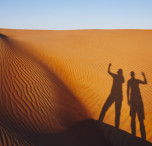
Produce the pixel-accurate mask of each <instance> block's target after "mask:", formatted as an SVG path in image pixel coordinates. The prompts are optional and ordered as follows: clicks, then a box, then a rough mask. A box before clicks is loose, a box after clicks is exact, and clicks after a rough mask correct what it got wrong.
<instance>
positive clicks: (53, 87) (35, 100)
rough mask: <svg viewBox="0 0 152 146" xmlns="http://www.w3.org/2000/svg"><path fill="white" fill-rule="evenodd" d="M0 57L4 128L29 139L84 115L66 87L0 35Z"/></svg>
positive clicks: (82, 117) (0, 85)
mask: <svg viewBox="0 0 152 146" xmlns="http://www.w3.org/2000/svg"><path fill="white" fill-rule="evenodd" d="M0 59H1V60H0V67H1V70H0V77H1V82H0V98H1V99H0V115H1V118H0V123H1V124H2V125H5V127H6V131H7V129H8V130H11V131H13V132H14V133H15V134H16V135H20V136H21V137H23V138H25V139H26V140H28V141H30V136H34V134H43V133H54V132H59V131H62V130H64V129H66V128H68V127H69V126H70V125H72V124H74V123H75V122H77V121H80V120H83V119H86V118H87V116H88V114H87V112H86V111H85V109H84V108H83V106H82V105H81V104H80V103H79V102H78V101H77V99H76V98H75V97H74V95H73V94H72V93H71V92H70V91H69V90H68V89H67V87H66V86H65V85H64V84H63V83H62V82H61V81H60V80H59V79H58V78H57V77H56V76H55V75H54V74H53V73H52V72H51V71H50V70H49V69H48V68H46V67H45V66H43V64H41V62H39V61H38V60H37V59H35V58H32V57H31V56H30V55H29V54H26V53H25V52H22V51H20V50H18V48H17V47H15V46H14V44H13V43H12V42H11V40H9V39H0ZM28 136H29V137H28ZM7 140H8V139H7ZM7 142H8V143H9V141H7Z"/></svg>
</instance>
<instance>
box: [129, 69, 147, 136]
mask: <svg viewBox="0 0 152 146" xmlns="http://www.w3.org/2000/svg"><path fill="white" fill-rule="evenodd" d="M130 75H131V79H130V80H128V83H127V99H128V105H130V116H131V131H132V134H133V135H136V122H135V119H136V113H137V115H138V119H139V123H140V132H141V136H142V138H144V139H146V133H145V126H144V119H145V115H144V105H143V101H142V96H141V93H140V88H139V84H147V80H146V77H145V74H144V73H142V75H143V77H144V81H141V80H139V79H136V78H135V73H134V72H133V71H131V73H130ZM130 91H131V92H130Z"/></svg>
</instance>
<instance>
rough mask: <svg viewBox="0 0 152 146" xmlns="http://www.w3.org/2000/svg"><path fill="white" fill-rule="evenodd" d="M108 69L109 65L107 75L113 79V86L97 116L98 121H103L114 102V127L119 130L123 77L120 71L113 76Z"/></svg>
mask: <svg viewBox="0 0 152 146" xmlns="http://www.w3.org/2000/svg"><path fill="white" fill-rule="evenodd" d="M110 67H111V64H109V67H108V73H109V74H110V75H111V76H112V77H113V85H112V89H111V93H110V95H109V97H108V99H107V100H106V102H105V104H104V105H103V108H102V111H101V113H100V116H99V120H100V121H103V119H104V116H105V113H106V112H107V110H108V109H109V107H110V106H111V105H112V103H114V102H115V127H116V128H119V122H120V111H121V105H122V83H124V77H123V71H122V69H119V70H118V71H117V74H114V73H112V72H111V71H110Z"/></svg>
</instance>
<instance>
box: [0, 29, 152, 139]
mask: <svg viewBox="0 0 152 146" xmlns="http://www.w3.org/2000/svg"><path fill="white" fill-rule="evenodd" d="M0 33H2V34H5V35H6V36H8V37H9V38H10V39H11V41H13V44H14V46H18V47H13V48H18V50H22V51H26V52H29V54H31V55H32V59H29V58H27V57H26V55H25V56H24V57H25V58H27V59H20V58H22V57H21V56H20V55H18V56H19V57H20V58H19V57H16V58H17V59H18V60H19V61H20V63H19V64H21V62H22V64H24V65H25V67H26V66H27V65H31V66H30V67H29V66H28V67H26V68H27V69H24V70H25V71H22V70H21V71H20V72H28V70H30V71H29V73H28V74H27V75H25V76H24V73H21V74H23V77H24V78H25V79H26V78H27V77H30V78H29V79H30V80H31V76H30V74H31V72H33V73H32V78H33V80H32V81H34V82H35V81H36V83H35V84H36V85H32V81H30V80H29V85H28V86H29V87H28V88H34V87H35V88H39V89H40V91H39V92H42V93H41V94H47V95H45V96H47V97H45V100H42V99H41V98H40V99H41V100H40V99H39V98H36V99H37V100H38V99H39V100H40V102H42V103H41V104H46V106H47V102H50V104H52V107H53V108H47V109H49V110H50V109H51V110H52V112H50V111H49V110H46V112H48V113H50V115H52V114H53V113H54V111H58V110H59V109H60V108H58V105H60V104H62V106H60V107H62V108H63V109H65V112H64V113H63V114H61V111H62V110H59V111H60V112H57V113H58V114H56V113H55V115H54V116H50V117H51V118H52V117H54V118H52V119H51V118H50V120H48V121H52V122H54V121H56V120H57V121H60V120H58V119H60V118H61V119H62V120H61V121H62V122H63V121H64V120H65V121H66V120H67V121H69V123H71V124H72V123H73V121H77V119H79V120H81V119H85V118H88V117H91V118H94V119H98V117H99V114H100V111H101V108H102V106H103V104H104V102H105V101H106V99H107V97H108V95H109V93H110V89H111V84H112V78H111V77H110V76H109V75H108V73H107V68H108V64H109V63H112V68H111V69H112V70H111V71H112V72H116V71H117V70H118V68H122V69H123V72H124V77H125V83H124V85H123V91H124V92H123V93H124V95H123V103H122V110H121V119H120V129H122V130H125V131H127V132H131V131H130V116H129V106H128V105H127V97H126V86H127V80H128V79H129V78H130V75H129V74H130V71H132V70H133V71H135V73H136V77H137V78H139V79H142V76H141V71H143V72H145V74H146V77H147V81H148V84H147V85H141V86H140V87H141V94H142V98H143V103H144V109H145V121H144V123H145V127H146V135H147V140H148V141H150V142H152V132H151V131H152V126H151V125H152V108H151V107H152V97H151V92H152V85H151V80H152V74H151V72H152V66H151V62H152V41H151V40H152V31H151V30H74V31H40V30H7V29H0ZM3 44H5V45H8V43H3ZM10 46H12V45H10ZM19 46H20V47H19ZM4 48H11V47H4ZM7 50H10V49H7ZM0 51H2V49H1V50H0ZM17 52H18V51H17ZM4 54H5V55H6V53H4ZM11 54H12V53H11ZM21 54H23V53H21ZM7 55H8V53H7ZM15 55H16V53H15ZM2 56H4V55H2ZM10 56H11V55H10ZM33 56H34V57H33ZM9 58H11V57H9ZM33 58H36V59H38V60H39V63H40V64H43V66H45V67H46V68H47V69H48V70H49V71H51V72H52V74H53V75H55V77H57V79H55V81H56V80H57V82H58V81H59V84H60V82H61V83H62V86H59V87H61V89H62V90H64V93H66V92H67V91H68V92H70V93H68V95H67V96H68V97H69V99H72V100H73V99H74V103H75V102H76V103H75V104H74V105H75V106H74V107H75V108H73V104H70V105H71V107H70V105H69V107H70V108H65V107H66V104H68V103H70V102H71V101H70V102H63V101H60V99H61V98H60V97H61V95H63V94H61V95H58V94H57V93H56V94H57V95H58V96H57V97H59V98H56V94H55V93H54V92H56V91H57V89H56V88H58V84H57V85H56V86H55V85H52V83H55V84H56V82H54V80H53V79H52V77H50V74H51V73H50V72H49V73H48V72H46V71H45V69H44V68H43V69H42V65H40V64H39V63H36V62H35V61H34V60H33ZM3 60H6V59H4V58H3ZM9 60H10V59H9ZM15 60H16V59H15ZM24 60H26V62H27V63H25V61H24ZM29 60H32V61H29ZM6 61H7V62H11V61H8V60H6ZM6 61H5V62H6ZM4 66H6V65H4ZM17 66H18V65H17ZM21 66H22V65H21ZM5 68H6V67H5ZM20 68H21V67H20ZM20 68H19V69H20ZM23 68H24V67H23ZM5 70H6V69H5ZM7 70H9V69H7ZM26 70H27V71H26ZM31 70H33V71H31ZM3 71H4V70H3ZM6 72H7V71H6ZM14 72H15V70H14ZM39 72H42V73H41V74H40V75H39ZM3 75H4V73H3ZM7 76H8V75H7ZM17 76H19V75H17ZM20 76H21V75H20ZM48 76H49V77H48ZM11 79H12V80H13V76H12V77H11ZM25 79H24V80H25ZM5 80H6V79H5ZM7 82H8V81H7ZM11 82H12V83H13V81H10V83H11ZM15 82H17V81H15ZM38 82H40V83H39V84H38ZM13 84H14V83H13ZM21 84H23V85H24V86H25V88H26V84H27V83H26V84H25V83H21ZM30 85H32V86H31V87H30ZM42 85H43V86H44V88H42V87H41V86H42ZM7 86H8V85H7ZM54 86H55V88H54ZM63 86H64V88H66V89H63ZM52 87H53V89H52ZM11 88H12V91H11V92H13V94H17V92H16V91H14V89H13V87H11ZM16 88H17V87H16ZM25 88H23V87H21V88H20V89H24V90H25ZM3 90H5V89H3ZM30 90H31V89H30ZM30 90H29V91H30ZM33 90H36V89H33ZM45 90H46V91H45ZM52 90H53V91H52ZM59 91H60V90H59ZM7 92H8V91H7ZM7 92H6V93H7ZM24 92H25V91H23V94H25V93H24ZM47 92H48V93H47ZM52 92H53V94H51V93H52ZM32 93H33V94H34V96H35V95H36V94H37V93H36V91H34V92H31V93H30V94H31V95H28V96H29V97H31V96H33V95H32ZM58 93H61V92H58ZM54 94H55V96H54ZM69 94H72V97H74V98H71V96H70V95H69ZM14 96H15V97H16V95H14ZM20 96H21V94H20ZM34 96H33V98H34ZM38 96H40V94H39V93H38V95H37V97H38ZM43 96H44V95H43ZM50 96H51V97H50ZM21 97H24V96H21ZM68 97H67V98H68ZM33 98H32V99H33ZM17 99H18V98H17ZM23 99H24V98H23ZM25 99H26V98H25ZM75 100H76V101H75ZM30 102H31V101H30ZM30 102H29V104H30ZM32 102H33V104H32V106H35V107H36V103H35V100H33V101H32ZM58 102H59V103H58ZM60 102H61V103H60ZM15 103H16V102H15ZM63 103H64V104H65V103H66V104H65V106H64V104H63ZM5 104H6V103H5ZM5 104H4V103H3V107H1V108H2V109H3V111H2V110H1V111H2V113H3V112H4V109H6V107H4V106H5ZM7 104H8V103H7ZM38 104H39V101H38ZM50 104H48V105H50ZM56 104H57V105H56ZM32 106H31V107H32ZM79 106H80V107H81V108H82V109H81V108H79ZM33 109H34V108H33ZM39 109H41V108H39ZM45 109H46V108H44V109H43V110H45ZM66 109H67V110H66ZM69 109H70V111H71V110H72V111H73V112H74V114H76V113H77V114H76V115H77V116H76V117H75V116H74V114H71V112H70V114H68V115H66V113H67V111H69ZM63 111H64V110H63ZM8 113H10V112H8ZM35 113H36V114H35V115H37V116H38V117H39V115H41V114H39V113H38V112H36V110H35ZM68 113H69V112H68ZM80 113H81V114H80ZM64 114H65V115H64ZM26 115H28V116H30V114H26ZM42 115H43V114H42ZM44 115H45V114H44ZM61 115H62V116H61ZM69 115H70V116H71V115H73V116H74V119H76V120H73V121H72V118H73V117H72V118H70V116H69ZM79 115H80V116H79ZM3 116H4V117H5V118H6V119H7V118H8V117H10V115H6V114H5V115H3ZM7 116H8V117H7ZM28 116H27V117H28ZM40 117H41V116H40ZM46 117H48V116H47V115H46ZM114 117H115V109H114V105H112V106H111V107H110V109H109V111H108V112H107V113H106V116H105V119H104V122H105V123H108V124H110V125H113V126H114ZM25 118H26V117H25ZM21 119H22V118H21ZM31 119H32V118H31ZM33 119H36V117H33ZM40 119H41V118H40ZM44 119H46V118H45V116H44ZM12 121H14V123H16V122H15V119H14V120H12ZM36 121H39V120H36ZM62 122H59V123H62ZM26 123H28V122H26ZM33 123H35V122H34V120H33ZM40 123H41V124H40V126H35V127H40V128H41V129H40V130H38V128H37V129H36V128H35V130H33V131H36V130H38V131H41V130H42V131H43V130H44V129H47V130H48V131H51V132H53V131H62V130H63V129H64V128H63V127H64V126H61V125H62V124H55V125H54V126H52V127H51V124H50V123H47V122H46V123H47V124H46V123H45V122H44V123H45V124H43V122H40ZM57 123H58V122H57ZM66 123H68V122H66ZM136 123H137V136H139V137H140V129H139V123H138V119H136ZM8 125H9V124H8ZM29 125H31V124H29ZM59 125H60V126H59ZM67 125H70V124H67ZM21 127H22V126H21ZM25 127H26V126H25ZM33 127H34V126H33ZM48 127H50V128H48ZM54 127H55V128H54ZM65 127H66V126H65ZM53 128H54V129H55V130H53ZM29 129H31V128H29ZM49 129H50V130H49ZM56 129H57V130H56ZM22 131H24V130H22ZM44 131H45V130H44Z"/></svg>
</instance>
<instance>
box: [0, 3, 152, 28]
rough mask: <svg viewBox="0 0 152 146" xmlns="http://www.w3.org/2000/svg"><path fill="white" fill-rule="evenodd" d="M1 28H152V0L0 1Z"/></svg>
mask: <svg viewBox="0 0 152 146" xmlns="http://www.w3.org/2000/svg"><path fill="white" fill-rule="evenodd" d="M0 28H14V29H49V30H70V29H152V0H0Z"/></svg>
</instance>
